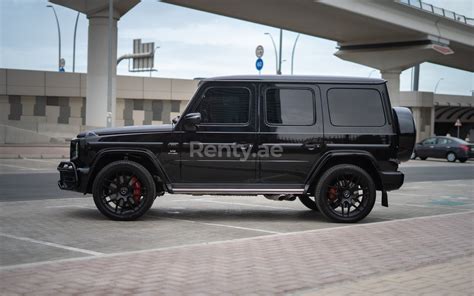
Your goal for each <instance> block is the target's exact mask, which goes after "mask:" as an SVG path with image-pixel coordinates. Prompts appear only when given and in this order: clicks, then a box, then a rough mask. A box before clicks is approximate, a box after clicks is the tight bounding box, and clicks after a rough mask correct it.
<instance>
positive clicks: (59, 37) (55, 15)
mask: <svg viewBox="0 0 474 296" xmlns="http://www.w3.org/2000/svg"><path fill="white" fill-rule="evenodd" d="M48 7H51V8H52V9H53V13H54V17H55V18H56V25H57V27H58V41H59V53H58V54H59V56H58V69H59V68H60V67H61V28H60V27H59V19H58V15H57V14H56V9H54V6H48Z"/></svg>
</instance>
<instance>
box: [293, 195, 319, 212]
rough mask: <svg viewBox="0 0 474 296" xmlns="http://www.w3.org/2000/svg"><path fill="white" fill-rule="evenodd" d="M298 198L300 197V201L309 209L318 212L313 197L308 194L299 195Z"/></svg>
mask: <svg viewBox="0 0 474 296" xmlns="http://www.w3.org/2000/svg"><path fill="white" fill-rule="evenodd" d="M298 198H299V199H300V201H301V203H302V204H304V205H305V207H307V208H308V209H310V210H313V211H316V212H319V209H318V206H317V205H316V201H315V200H314V197H311V196H308V195H299V196H298Z"/></svg>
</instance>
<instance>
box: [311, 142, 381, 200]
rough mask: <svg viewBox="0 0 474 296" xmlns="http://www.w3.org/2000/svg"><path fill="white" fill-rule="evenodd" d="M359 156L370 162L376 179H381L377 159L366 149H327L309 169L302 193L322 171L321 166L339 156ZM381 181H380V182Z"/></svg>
mask: <svg viewBox="0 0 474 296" xmlns="http://www.w3.org/2000/svg"><path fill="white" fill-rule="evenodd" d="M348 156H351V157H354V156H356V157H359V158H364V159H366V160H368V161H370V163H371V164H372V166H373V167H374V168H375V170H376V175H377V177H378V178H379V179H378V180H376V181H381V177H380V167H379V165H378V164H377V160H376V159H375V157H374V156H373V155H372V154H370V153H369V152H367V151H361V150H338V151H328V152H326V153H324V154H323V155H322V156H321V158H320V159H319V161H318V162H317V163H315V164H314V166H313V168H312V169H311V173H310V174H309V175H308V178H306V180H305V187H304V192H303V194H307V193H308V190H309V188H310V186H311V185H312V184H313V183H314V181H315V179H316V176H318V174H320V173H321V172H322V169H323V167H324V166H325V165H326V164H327V163H328V162H329V161H331V160H333V159H336V158H341V157H348ZM369 173H370V172H369ZM381 183H382V182H380V184H381ZM381 186H382V191H383V184H381Z"/></svg>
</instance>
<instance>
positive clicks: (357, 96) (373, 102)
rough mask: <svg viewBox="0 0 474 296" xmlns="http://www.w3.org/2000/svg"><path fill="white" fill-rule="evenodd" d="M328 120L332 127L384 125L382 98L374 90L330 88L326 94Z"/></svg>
mask: <svg viewBox="0 0 474 296" xmlns="http://www.w3.org/2000/svg"><path fill="white" fill-rule="evenodd" d="M327 97H328V105H329V118H330V120H331V124H332V125H334V126H359V127H380V126H384V125H385V122H386V120H385V113H384V108H383V104H382V97H381V96H380V93H379V92H378V91H377V90H375V89H361V88H359V89H358V88H354V89H349V88H332V89H330V90H329V91H328V92H327Z"/></svg>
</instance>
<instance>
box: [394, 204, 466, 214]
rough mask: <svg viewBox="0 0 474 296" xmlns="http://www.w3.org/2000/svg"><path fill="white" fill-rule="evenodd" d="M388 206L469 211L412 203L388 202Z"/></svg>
mask: <svg viewBox="0 0 474 296" xmlns="http://www.w3.org/2000/svg"><path fill="white" fill-rule="evenodd" d="M389 204H390V205H394V206H405V207H419V208H428V209H444V210H456V211H464V212H467V211H469V210H471V209H460V208H454V207H452V206H449V207H442V206H436V205H432V206H425V205H418V204H413V203H406V204H403V203H393V202H390V203H389Z"/></svg>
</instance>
